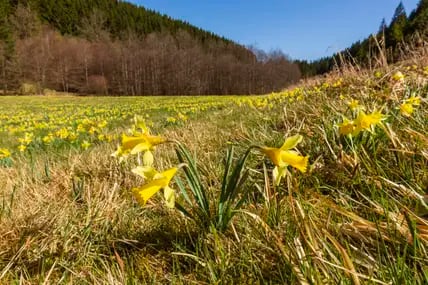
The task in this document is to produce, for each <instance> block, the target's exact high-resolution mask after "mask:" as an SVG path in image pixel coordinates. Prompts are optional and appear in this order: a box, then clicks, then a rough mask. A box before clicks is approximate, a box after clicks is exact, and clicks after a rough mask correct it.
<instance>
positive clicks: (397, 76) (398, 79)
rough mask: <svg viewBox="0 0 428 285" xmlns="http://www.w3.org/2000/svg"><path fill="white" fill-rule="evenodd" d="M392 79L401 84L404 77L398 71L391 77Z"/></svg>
mask: <svg viewBox="0 0 428 285" xmlns="http://www.w3.org/2000/svg"><path fill="white" fill-rule="evenodd" d="M392 79H393V80H394V81H397V82H402V81H403V80H404V75H403V73H401V72H400V71H397V72H396V73H394V75H392Z"/></svg>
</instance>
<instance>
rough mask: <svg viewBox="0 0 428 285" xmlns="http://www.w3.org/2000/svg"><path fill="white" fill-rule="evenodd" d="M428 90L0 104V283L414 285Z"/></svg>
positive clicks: (339, 80) (397, 72) (423, 270)
mask: <svg viewBox="0 0 428 285" xmlns="http://www.w3.org/2000/svg"><path fill="white" fill-rule="evenodd" d="M427 92H428V58H426V57H425V58H413V60H412V63H400V64H397V65H390V66H388V67H384V68H383V69H378V70H376V72H368V71H363V72H353V73H345V74H330V75H328V76H327V77H325V78H316V79H311V81H307V82H305V83H304V84H301V85H298V86H295V87H294V88H292V89H290V90H286V91H282V92H279V93H273V94H269V95H264V96H199V97H191V96H188V97H172V96H169V97H167V96H164V97H148V96H144V97H107V96H104V97H89V96H88V97H83V98H82V97H78V96H0V236H1V238H0V283H2V284H3V283H4V284H18V283H22V284H40V283H44V284H219V283H224V284H357V285H358V284H403V285H407V284H408V285H413V284H428V275H427V272H428V271H427V270H428V267H427V265H428V264H427V262H426V261H427V260H428V254H427V248H428V247H427V246H428V219H427V213H428V206H427V204H428V199H427V198H428V196H427V194H428V192H427V191H428V189H427V185H428V171H427V170H428V136H427V134H428V108H427V103H428V101H427V99H428V98H427V94H428V93H427Z"/></svg>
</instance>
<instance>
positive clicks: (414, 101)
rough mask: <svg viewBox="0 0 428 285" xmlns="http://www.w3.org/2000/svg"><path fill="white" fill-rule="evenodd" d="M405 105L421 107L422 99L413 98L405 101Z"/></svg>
mask: <svg viewBox="0 0 428 285" xmlns="http://www.w3.org/2000/svg"><path fill="white" fill-rule="evenodd" d="M405 103H408V104H412V105H413V106H419V105H420V104H421V97H419V96H413V97H410V98H409V99H407V100H405Z"/></svg>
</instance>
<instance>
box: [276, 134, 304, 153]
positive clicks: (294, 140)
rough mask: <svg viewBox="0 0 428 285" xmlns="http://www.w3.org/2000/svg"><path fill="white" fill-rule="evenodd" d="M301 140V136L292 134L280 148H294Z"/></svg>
mask: <svg viewBox="0 0 428 285" xmlns="http://www.w3.org/2000/svg"><path fill="white" fill-rule="evenodd" d="M302 140H303V136H301V135H294V136H292V137H289V138H287V139H286V140H285V142H284V144H283V145H282V146H281V150H289V149H292V148H295V147H296V146H297V145H298V144H299V143H300V142H301V141H302Z"/></svg>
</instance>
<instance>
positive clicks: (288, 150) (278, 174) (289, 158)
mask: <svg viewBox="0 0 428 285" xmlns="http://www.w3.org/2000/svg"><path fill="white" fill-rule="evenodd" d="M302 140H303V137H302V136H301V135H295V136H292V137H289V138H287V139H286V140H285V142H284V144H283V145H282V146H281V148H273V147H261V151H262V152H263V153H264V154H265V155H266V156H267V157H269V159H270V160H271V161H272V162H273V164H275V168H274V170H273V176H274V180H275V183H276V185H278V184H279V182H280V181H281V178H282V177H283V176H284V175H285V174H286V173H287V167H288V166H289V165H290V166H292V167H294V168H296V169H298V170H300V171H301V172H303V173H304V172H306V169H307V166H308V159H309V156H302V155H300V154H299V153H298V152H297V151H294V150H292V149H294V148H295V147H296V146H297V145H298V144H299V143H300V142H301V141H302Z"/></svg>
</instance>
